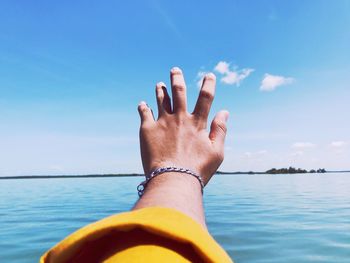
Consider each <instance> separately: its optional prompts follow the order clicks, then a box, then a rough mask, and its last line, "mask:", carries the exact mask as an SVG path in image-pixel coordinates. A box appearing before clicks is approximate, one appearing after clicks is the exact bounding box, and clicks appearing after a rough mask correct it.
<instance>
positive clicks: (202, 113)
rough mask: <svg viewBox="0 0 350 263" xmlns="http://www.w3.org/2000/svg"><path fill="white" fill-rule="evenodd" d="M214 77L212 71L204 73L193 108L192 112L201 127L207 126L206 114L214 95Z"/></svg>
mask: <svg viewBox="0 0 350 263" xmlns="http://www.w3.org/2000/svg"><path fill="white" fill-rule="evenodd" d="M215 83H216V77H215V75H214V74H213V73H208V74H206V75H205V77H204V79H203V83H202V88H201V91H200V92H199V96H198V100H197V103H196V106H195V108H194V111H193V114H194V115H195V116H196V117H197V118H198V119H199V120H200V123H202V125H203V128H206V126H207V120H208V115H209V111H210V107H211V104H212V102H213V100H214V95H215Z"/></svg>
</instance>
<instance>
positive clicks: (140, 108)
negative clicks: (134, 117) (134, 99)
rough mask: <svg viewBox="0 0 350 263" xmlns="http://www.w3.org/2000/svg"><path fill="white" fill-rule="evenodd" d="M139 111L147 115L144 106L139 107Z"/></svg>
mask: <svg viewBox="0 0 350 263" xmlns="http://www.w3.org/2000/svg"><path fill="white" fill-rule="evenodd" d="M139 111H140V113H147V112H148V108H147V106H145V105H142V106H139Z"/></svg>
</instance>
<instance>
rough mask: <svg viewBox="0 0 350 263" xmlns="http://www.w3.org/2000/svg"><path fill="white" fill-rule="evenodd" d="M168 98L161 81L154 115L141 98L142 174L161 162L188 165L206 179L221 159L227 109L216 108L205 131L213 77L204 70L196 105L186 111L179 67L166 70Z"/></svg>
mask: <svg viewBox="0 0 350 263" xmlns="http://www.w3.org/2000/svg"><path fill="white" fill-rule="evenodd" d="M170 80H171V91H172V100H171V99H170V96H169V94H168V92H167V88H166V86H165V84H164V83H163V82H159V83H158V84H157V85H156V97H157V104H158V119H157V120H155V119H154V116H153V112H152V110H151V109H150V108H149V107H148V105H147V104H146V103H145V102H141V103H140V104H139V106H138V111H139V114H140V117H141V128H140V145H141V157H142V164H143V168H144V172H145V174H149V173H150V172H152V171H153V170H154V169H157V168H159V167H164V166H177V167H182V168H187V169H191V170H193V171H195V172H197V173H198V174H200V175H201V176H202V178H203V181H204V183H205V184H207V183H208V181H209V180H210V178H211V177H212V175H213V174H214V173H215V172H216V170H217V169H218V167H219V166H220V164H221V163H222V161H223V159H224V141H225V135H226V122H227V119H228V115H229V113H228V112H227V111H220V112H218V113H217V114H216V116H215V118H214V120H213V121H212V123H211V126H210V131H209V133H208V131H207V129H206V128H207V122H208V115H209V111H210V108H211V104H212V102H213V99H214V94H215V83H216V78H215V75H214V74H212V73H209V74H207V75H206V76H205V77H204V79H203V83H202V87H201V90H200V93H199V97H198V100H197V103H196V106H195V108H194V110H193V112H192V113H189V112H188V111H187V99H186V84H185V80H184V76H183V73H182V71H181V70H180V69H179V68H176V67H175V68H173V69H171V71H170Z"/></svg>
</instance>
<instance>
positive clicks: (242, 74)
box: [214, 61, 254, 86]
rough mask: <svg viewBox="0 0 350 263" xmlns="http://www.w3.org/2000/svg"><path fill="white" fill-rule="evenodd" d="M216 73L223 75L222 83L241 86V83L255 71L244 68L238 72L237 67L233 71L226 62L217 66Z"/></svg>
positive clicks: (221, 62)
mask: <svg viewBox="0 0 350 263" xmlns="http://www.w3.org/2000/svg"><path fill="white" fill-rule="evenodd" d="M214 71H216V72H218V73H219V74H221V75H223V76H222V77H221V79H220V80H221V82H223V83H225V84H228V85H236V86H239V85H240V83H241V82H242V81H243V80H244V79H245V78H247V77H248V76H249V75H250V74H251V73H252V72H253V71H254V69H252V68H244V69H241V70H238V69H237V68H236V67H234V68H233V69H232V70H231V69H230V63H228V62H226V61H220V62H219V63H218V64H217V65H216V66H215V68H214Z"/></svg>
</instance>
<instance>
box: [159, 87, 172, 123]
mask: <svg viewBox="0 0 350 263" xmlns="http://www.w3.org/2000/svg"><path fill="white" fill-rule="evenodd" d="M156 97H157V105H158V118H160V116H162V115H163V114H164V112H167V113H169V114H170V113H171V102H170V97H169V94H168V91H167V89H166V86H165V84H164V83H163V82H159V83H157V85H156Z"/></svg>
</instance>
